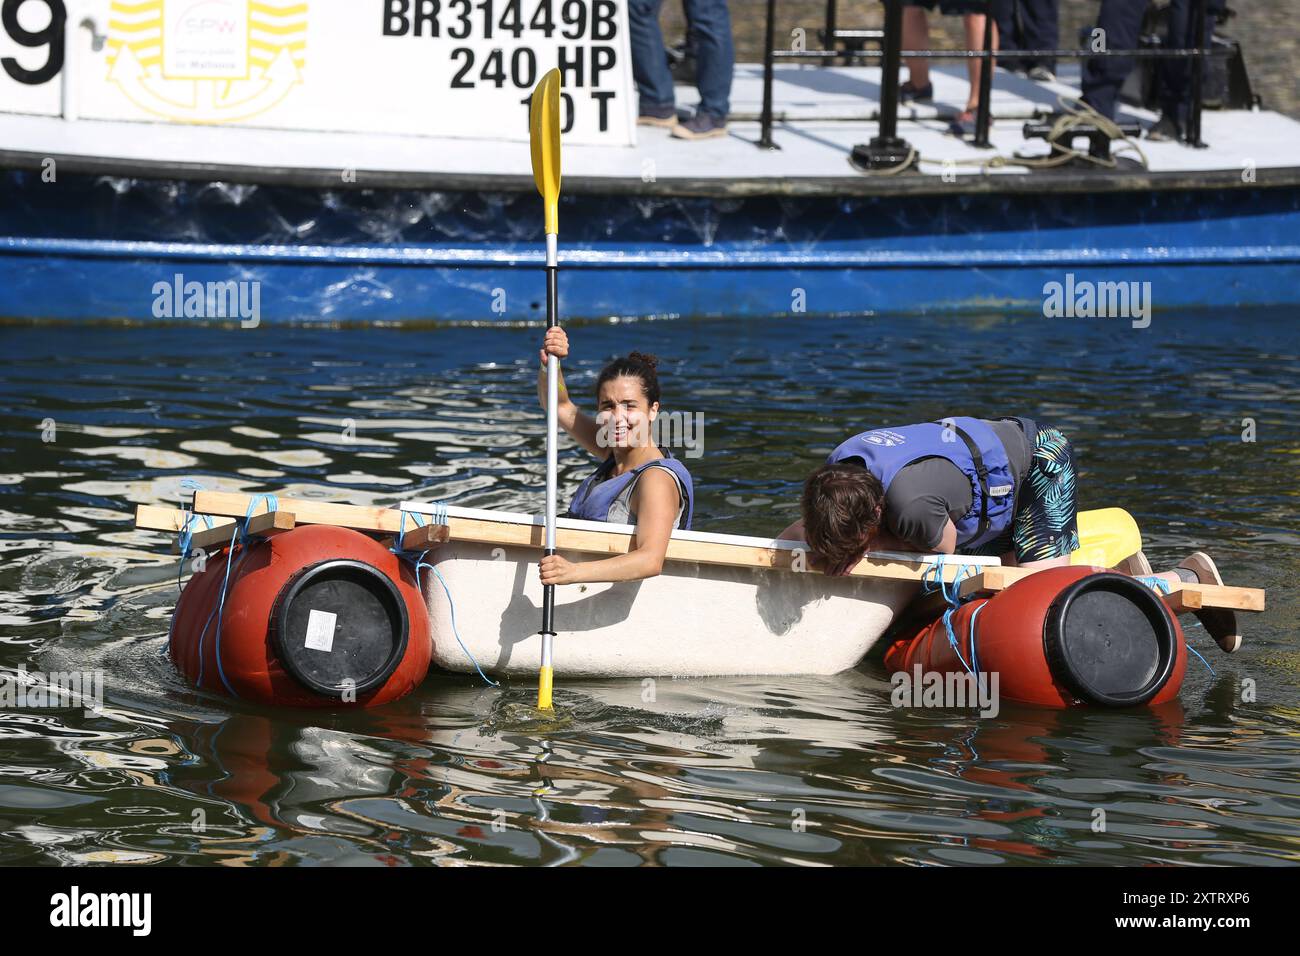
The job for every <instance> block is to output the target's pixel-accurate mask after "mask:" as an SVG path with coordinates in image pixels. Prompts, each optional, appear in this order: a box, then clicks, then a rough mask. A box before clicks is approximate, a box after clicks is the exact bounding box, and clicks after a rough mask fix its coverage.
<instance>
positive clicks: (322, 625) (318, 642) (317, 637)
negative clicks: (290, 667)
mask: <svg viewBox="0 0 1300 956" xmlns="http://www.w3.org/2000/svg"><path fill="white" fill-rule="evenodd" d="M337 619H338V615H337V614H335V613H334V612H332V611H317V610H315V609H313V610H312V611H311V613H309V614H308V615H307V640H306V641H305V642H304V646H305V647H308V648H310V649H311V650H313V651H324V652H325V653H327V654H328V653H329V652H330V651H332V650H333V649H334V622H335V620H337Z"/></svg>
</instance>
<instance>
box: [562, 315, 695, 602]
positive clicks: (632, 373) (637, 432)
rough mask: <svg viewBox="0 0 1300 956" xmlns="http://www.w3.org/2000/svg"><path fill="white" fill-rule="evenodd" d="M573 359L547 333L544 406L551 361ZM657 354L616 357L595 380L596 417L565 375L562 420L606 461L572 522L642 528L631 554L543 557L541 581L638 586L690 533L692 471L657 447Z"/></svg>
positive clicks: (586, 487)
mask: <svg viewBox="0 0 1300 956" xmlns="http://www.w3.org/2000/svg"><path fill="white" fill-rule="evenodd" d="M568 354H569V339H568V336H566V335H565V333H564V330H563V329H561V328H553V329H548V330H547V332H546V339H545V341H544V342H543V343H542V350H541V359H542V364H541V367H540V368H539V369H538V373H537V397H538V401H540V402H541V404H542V408H543V409H544V408H546V360H547V356H548V355H554V356H555V357H556V358H560V359H563V358H565V357H566V356H567V355H568ZM656 362H657V360H656V359H655V357H654V356H653V355H643V354H641V353H640V352H633V353H631V354H630V355H628V356H627V357H626V358H619V359H615V360H614V361H612V362H610V363H609V364H608V365H606V366H605V368H604V369H603V370H602V371H601V373H600V376H599V377H598V378H597V379H596V417H595V418H594V419H593V418H591V417H590V416H588V415H586V414H584V413H583V412H582V411H580V410H579V409H578V406H577V405H575V404H574V403H573V401H572V400H571V399H570V398H569V392H568V389H566V388H565V387H564V378H563V376H561V377H560V388H559V407H558V408H557V409H556V416H557V417H558V419H559V422H560V426H561V427H562V428H564V430H565V431H567V432H568V433H569V434H570V435H572V436H573V437H574V439H575V440H576V441H577V442H578V444H580V445H581V446H582V447H583V448H585V449H587V451H589V452H591V453H592V454H593V455H595V456H596V458H597V459H599V460H600V462H601V463H600V465H598V466H597V468H596V470H595V472H593V473H592V474H591V475H590V476H589V477H588V478H587V480H586V481H584V482H583V483H582V484H581V485H580V486H579V488H578V493H577V494H576V495H574V497H573V502H572V504H570V506H569V511H568V514H567V515H566V517H569V518H584V519H586V520H588V521H612V522H616V523H619V524H631V525H636V536H635V537H634V538H633V543H634V547H633V549H632V550H631V551H629V552H628V553H627V554H620V555H618V556H617V557H613V558H604V559H602V560H600V561H583V562H580V563H577V564H575V563H573V562H572V561H569V560H566V559H565V558H562V557H560V556H559V555H558V554H557V555H548V556H546V557H543V558H542V565H541V573H542V583H543V584H579V583H591V582H597V581H637V580H640V579H641V578H649V577H654V576H655V575H656V574H658V573H659V572H660V571H661V570H663V564H664V555H665V554H667V552H668V539H669V537H670V536H671V535H672V533H673V529H674V528H689V527H690V526H691V514H692V510H693V509H692V504H693V500H692V499H693V491H692V486H691V476H690V473H689V472H688V471H687V470H686V467H685V466H684V465H683V464H682V463H681V462H680V461H678V460H677V459H676V458H674V457H672V455H671V454H670V453H669V452H666V451H662V450H660V449H659V448H658V446H656V445H655V443H654V441H653V439H652V438H651V434H650V430H651V429H650V426H651V424H652V423H653V422H654V420H655V418H656V417H657V416H658V415H659V377H658V375H657V373H656V371H655V365H656Z"/></svg>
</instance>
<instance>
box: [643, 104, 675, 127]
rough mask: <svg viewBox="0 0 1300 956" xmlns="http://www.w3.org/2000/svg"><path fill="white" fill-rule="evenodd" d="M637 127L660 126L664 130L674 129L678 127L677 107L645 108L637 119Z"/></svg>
mask: <svg viewBox="0 0 1300 956" xmlns="http://www.w3.org/2000/svg"><path fill="white" fill-rule="evenodd" d="M636 125H637V126H659V127H662V128H663V129H672V128H673V127H675V126H676V125H677V107H675V106H643V107H641V110H640V115H639V116H637V118H636Z"/></svg>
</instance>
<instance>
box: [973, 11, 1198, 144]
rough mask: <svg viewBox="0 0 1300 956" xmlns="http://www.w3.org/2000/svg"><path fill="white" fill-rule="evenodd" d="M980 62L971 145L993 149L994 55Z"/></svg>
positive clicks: (988, 45)
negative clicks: (991, 140)
mask: <svg viewBox="0 0 1300 956" xmlns="http://www.w3.org/2000/svg"><path fill="white" fill-rule="evenodd" d="M1201 2H1204V0H1201ZM984 52H985V54H991V53H992V52H993V0H989V3H988V9H987V10H986V11H985V13H984ZM980 64H981V65H980V99H979V105H978V106H977V107H976V108H975V139H974V141H973V142H972V143H971V145H972V146H978V147H979V148H980V149H992V148H993V144H992V143H990V142H989V121H990V120H991V119H992V115H993V57H992V56H985V57H984V59H983V60H981V61H980Z"/></svg>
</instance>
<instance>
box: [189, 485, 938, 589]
mask: <svg viewBox="0 0 1300 956" xmlns="http://www.w3.org/2000/svg"><path fill="white" fill-rule="evenodd" d="M249 500H250V499H249V497H248V496H247V495H241V494H233V493H231V492H222V491H200V492H197V493H196V494H195V496H194V510H195V511H196V512H197V513H199V514H211V515H224V516H228V517H239V518H242V517H243V516H244V515H245V513H247V510H248V502H249ZM277 503H278V505H279V506H280V507H281V508H284V509H285V510H287V511H292V512H293V514H294V516H295V517H296V518H297V519H298V523H299V524H332V525H339V526H341V527H345V528H354V529H356V530H359V531H371V532H379V533H383V534H389V535H392V534H396V533H397V531H398V528H399V527H401V525H402V516H401V512H400V511H396V510H393V509H391V508H375V507H357V506H353V505H341V504H334V503H331V502H319V501H305V500H301V499H296V498H281V499H278V501H277ZM265 510H266V502H264V501H262V502H259V503H258V505H257V507H256V508H255V509H254V513H257V512H260V511H265ZM410 525H411V518H409V517H408V518H407V519H406V527H407V528H408V529H409V528H410ZM447 528H448V539H449V540H451V541H472V542H475V543H478V544H499V545H506V546H516V547H526V548H537V549H541V548H542V547H543V541H544V538H545V534H546V530H545V528H543V527H542V526H541V525H535V524H516V523H514V522H510V521H488V520H484V519H481V518H458V517H456V516H454V515H453V516H451V517H449V518H448V519H447ZM632 541H633V535H631V534H626V533H623V532H617V531H587V530H578V529H574V528H557V529H556V531H555V545H556V547H557V548H558V549H560V550H562V551H578V552H581V553H583V554H600V555H605V556H609V555H616V554H626V553H627V552H628V551H630V550H631V549H632ZM667 557H668V559H669V560H672V561H690V562H692V563H695V564H711V565H720V566H724V567H744V568H755V567H757V568H773V569H776V570H781V571H793V570H796V569H798V570H801V571H802V570H811V568H806V567H805V565H804V563H805V562H807V561H808V560H809V559H810V557H811V556H810V555H809V554H808V553H805V552H799V551H793V550H786V549H784V548H765V547H759V546H753V545H741V544H725V543H720V542H713V541H687V540H683V539H679V538H674V539H671V540H670V541H669V542H668V554H667ZM958 574H960V569H959V568H958V567H957V566H956V565H955V564H949V565H945V566H944V568H943V579H944V580H945V581H953V580H955V579H956V578H957V576H958ZM850 576H852V577H859V578H886V579H891V580H897V581H920V580H921V579H922V578H923V577H926V576H929V577H931V578H933V576H934V570H933V565H932V564H931V563H929V562H926V561H905V560H901V559H896V558H886V557H877V556H872V557H867V558H865V559H864V560H862V561H861V562H860V563H859V564H858V566H857V567H856V568H854V569H853V570H852V571H851V572H850Z"/></svg>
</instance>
